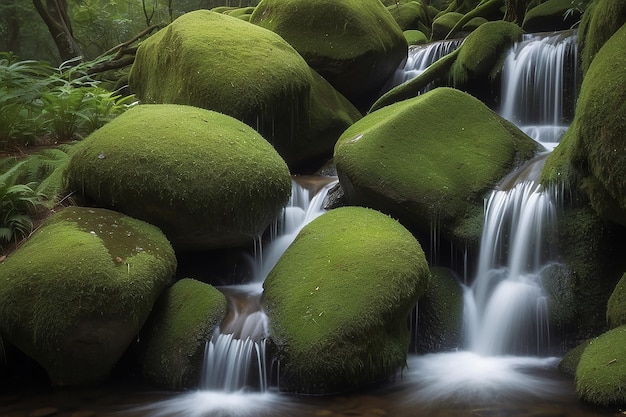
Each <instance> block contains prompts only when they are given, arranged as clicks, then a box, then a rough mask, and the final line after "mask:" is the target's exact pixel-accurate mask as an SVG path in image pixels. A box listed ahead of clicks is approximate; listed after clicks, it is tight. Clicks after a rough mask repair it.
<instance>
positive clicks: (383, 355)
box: [263, 207, 430, 394]
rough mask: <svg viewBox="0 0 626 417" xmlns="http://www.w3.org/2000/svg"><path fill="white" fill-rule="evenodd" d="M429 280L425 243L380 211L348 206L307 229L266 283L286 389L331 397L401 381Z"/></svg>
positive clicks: (266, 300)
mask: <svg viewBox="0 0 626 417" xmlns="http://www.w3.org/2000/svg"><path fill="white" fill-rule="evenodd" d="M429 277H430V272H429V270H428V265H427V263H426V259H425V257H424V253H423V251H422V249H421V247H420V245H419V243H418V242H417V241H416V240H415V238H414V237H413V236H412V235H411V234H410V233H409V232H408V231H407V230H406V229H404V228H403V227H402V226H401V225H400V224H399V223H398V222H397V221H395V220H393V219H391V218H390V217H388V216H386V215H384V214H382V213H379V212H377V211H374V210H370V209H365V208H360V207H344V208H339V209H335V210H331V211H329V212H327V213H325V214H324V215H322V216H321V217H319V218H317V219H316V220H314V221H313V222H311V223H310V224H308V225H307V226H306V227H305V228H304V229H303V230H302V231H301V232H300V234H299V235H298V237H297V238H296V240H295V241H294V243H293V244H292V245H291V246H290V247H289V248H288V249H287V251H286V252H285V254H284V255H283V256H282V258H281V259H280V261H279V262H278V264H277V265H276V267H275V268H274V269H273V270H272V271H271V273H270V275H269V276H268V278H267V280H266V281H265V284H264V288H265V291H264V300H263V302H264V307H265V309H266V311H267V313H268V316H269V330H270V338H271V341H272V342H273V343H274V344H275V345H276V348H277V350H278V356H279V357H280V359H281V366H280V371H281V376H280V383H281V389H284V390H287V391H295V392H301V393H310V394H313V393H317V394H320V393H331V392H336V391H346V390H351V389H354V388H357V387H361V386H364V385H367V384H371V383H373V382H377V381H380V380H385V379H387V378H388V377H391V376H392V375H394V374H395V372H396V371H397V370H399V369H400V368H402V367H404V366H405V362H406V354H407V347H408V343H409V333H408V329H407V325H406V317H407V314H408V312H409V311H410V309H411V308H412V306H413V305H414V304H415V302H416V301H417V299H418V298H419V297H420V296H421V295H422V294H423V293H424V291H425V290H426V287H427V285H428V281H429Z"/></svg>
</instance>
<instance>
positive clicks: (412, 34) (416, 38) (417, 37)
mask: <svg viewBox="0 0 626 417" xmlns="http://www.w3.org/2000/svg"><path fill="white" fill-rule="evenodd" d="M403 34H404V38H405V39H406V42H407V43H408V44H409V45H422V44H425V43H427V42H428V38H427V37H426V35H424V34H423V33H422V32H421V31H419V30H405V31H404V32H403Z"/></svg>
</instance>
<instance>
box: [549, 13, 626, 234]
mask: <svg viewBox="0 0 626 417" xmlns="http://www.w3.org/2000/svg"><path fill="white" fill-rule="evenodd" d="M625 43H626V24H625V25H623V26H622V27H621V28H620V29H619V30H618V31H617V32H616V33H615V34H614V35H613V36H612V37H611V38H610V39H609V40H608V41H607V42H606V44H605V45H604V46H603V47H602V49H600V51H599V52H598V54H597V55H596V57H595V58H594V60H593V63H592V64H591V66H590V67H589V70H588V71H587V74H586V75H585V78H584V80H583V83H582V86H581V91H580V96H579V98H578V102H577V105H576V111H575V116H574V121H573V123H572V125H571V126H570V128H569V130H568V131H567V133H566V134H565V136H564V137H563V139H562V144H559V146H558V147H557V148H556V149H555V152H553V154H551V155H550V158H549V159H548V161H547V163H546V166H545V168H544V171H543V174H542V175H543V181H544V182H548V183H550V182H552V183H565V184H567V186H568V187H575V186H580V187H581V188H582V189H583V190H584V192H585V193H586V194H587V196H588V198H589V201H590V202H591V205H592V206H593V207H594V209H595V210H596V211H597V212H598V213H599V214H600V215H601V216H602V217H604V218H606V219H608V220H610V221H613V222H615V223H618V224H621V225H626V133H625V132H626V118H624V117H623V115H624V114H625V113H626V84H625V83H624V82H623V81H624V78H625V77H626V49H624V44H625Z"/></svg>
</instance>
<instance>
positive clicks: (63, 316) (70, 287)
mask: <svg viewBox="0 0 626 417" xmlns="http://www.w3.org/2000/svg"><path fill="white" fill-rule="evenodd" d="M175 269H176V259H175V257H174V253H173V250H172V248H171V247H170V245H169V242H168V241H167V240H166V239H165V237H164V236H163V234H162V233H161V232H160V231H159V230H158V229H156V228H155V227H154V226H151V225H148V224H146V223H143V222H140V221H138V220H135V219H131V218H128V217H125V216H123V215H121V214H118V213H114V212H110V211H107V210H102V209H86V208H79V207H74V208H68V209H65V210H63V211H61V212H60V213H58V214H57V215H55V216H53V217H51V218H50V220H49V221H48V222H47V223H46V224H45V225H44V226H42V227H41V228H40V229H39V230H38V231H37V232H36V233H34V234H33V236H32V237H31V238H30V239H29V240H28V241H27V242H26V243H25V244H24V245H23V246H22V247H20V249H19V250H18V251H16V252H15V253H14V254H13V255H11V256H10V257H9V258H7V260H6V261H5V262H3V263H0V277H1V278H0V281H1V282H0V332H2V334H3V336H6V337H7V339H8V340H9V341H10V342H11V343H12V344H14V345H15V346H17V347H19V348H20V349H21V350H22V351H24V352H25V353H26V354H27V355H29V356H31V357H33V358H35V359H36V360H37V361H39V362H40V363H41V364H42V365H43V366H44V367H45V368H46V370H47V371H48V373H49V375H50V377H51V379H52V380H53V382H55V383H58V384H73V383H84V382H86V381H92V380H99V379H101V378H103V377H105V376H106V375H107V374H108V372H109V371H110V369H111V368H112V366H113V365H114V364H115V362H116V361H117V360H118V359H119V357H120V356H121V354H122V353H123V351H124V349H125V348H126V347H127V346H128V344H129V343H130V341H131V340H132V339H133V337H134V335H135V334H136V332H137V331H138V330H139V328H140V327H141V325H142V324H143V322H144V321H145V320H146V318H147V316H148V313H149V311H150V309H151V307H152V303H153V302H154V300H155V299H156V298H157V296H158V294H159V293H160V291H161V290H162V289H163V288H164V286H165V285H166V283H167V281H168V280H169V279H170V278H171V277H172V276H173V274H174V272H175ZM111 332H112V333H111ZM81 343H82V344H81ZM85 347H87V349H86V350H85ZM90 367H91V368H90Z"/></svg>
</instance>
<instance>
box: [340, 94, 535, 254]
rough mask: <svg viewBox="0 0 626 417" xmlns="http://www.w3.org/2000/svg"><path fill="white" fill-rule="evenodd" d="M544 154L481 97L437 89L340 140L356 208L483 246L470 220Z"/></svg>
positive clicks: (344, 179) (369, 119) (343, 176)
mask: <svg viewBox="0 0 626 417" xmlns="http://www.w3.org/2000/svg"><path fill="white" fill-rule="evenodd" d="M536 150H537V144H536V142H534V141H533V140H532V139H530V138H529V137H527V136H526V135H524V134H523V133H522V132H521V131H520V130H519V129H517V128H516V127H514V126H513V125H512V124H511V123H509V122H508V121H506V120H504V119H503V118H501V117H500V116H498V115H497V114H496V113H494V112H493V111H491V110H490V109H489V108H487V106H485V105H484V104H483V103H481V102H480V101H479V100H477V99H476V98H474V97H472V96H470V95H469V94H466V93H463V92H461V91H459V90H455V89H451V88H437V89H435V90H432V91H430V92H428V93H426V94H423V95H421V96H418V97H415V98H412V99H409V100H404V101H401V102H398V103H395V104H392V105H389V106H386V107H383V108H382V109H380V110H377V111H375V112H373V113H370V114H368V115H367V116H366V117H364V118H363V119H361V120H360V121H359V122H357V123H355V124H354V125H352V126H351V127H350V128H349V129H347V130H346V132H345V133H344V134H343V135H342V136H341V138H340V139H339V141H338V142H337V145H336V147H335V163H336V165H337V173H338V176H339V180H340V182H341V185H342V187H343V189H344V192H345V195H346V198H347V201H349V202H351V203H352V204H358V205H364V206H368V207H372V208H376V209H379V210H381V211H383V212H386V213H388V214H390V215H392V216H394V217H396V218H398V219H399V220H400V221H401V222H402V223H403V224H405V225H406V226H407V227H409V229H410V230H412V231H414V232H416V233H420V234H425V235H428V234H429V233H430V230H431V227H432V226H433V225H437V226H438V227H440V228H441V233H442V237H444V238H447V239H451V238H454V237H455V236H456V238H455V239H454V240H457V241H462V242H465V243H470V244H472V243H475V244H477V243H478V240H479V239H480V228H473V227H465V222H466V221H471V222H472V224H474V223H475V222H474V220H475V217H476V215H477V214H478V215H479V214H480V213H482V208H483V199H484V197H485V195H486V193H487V192H489V191H490V190H492V189H493V187H494V186H495V185H496V184H497V183H498V182H499V181H500V180H502V178H504V176H505V175H506V174H508V173H509V172H511V170H512V169H513V168H514V167H515V166H517V165H518V164H520V163H522V162H524V161H526V160H528V159H529V158H530V157H532V156H533V155H534V153H535V152H536ZM474 229H476V230H475V233H474V236H467V234H466V233H463V234H462V237H461V236H459V235H458V234H457V232H458V231H467V230H474ZM459 243H461V242H459Z"/></svg>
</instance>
